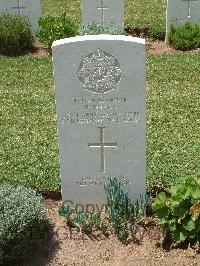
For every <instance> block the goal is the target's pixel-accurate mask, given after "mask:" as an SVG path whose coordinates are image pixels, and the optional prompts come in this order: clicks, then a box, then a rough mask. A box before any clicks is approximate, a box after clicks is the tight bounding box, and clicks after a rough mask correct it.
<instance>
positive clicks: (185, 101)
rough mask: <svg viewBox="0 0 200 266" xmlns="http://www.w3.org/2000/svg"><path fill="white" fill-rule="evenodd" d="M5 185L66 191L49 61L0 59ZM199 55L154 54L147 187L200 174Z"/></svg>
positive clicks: (0, 145) (149, 98)
mask: <svg viewBox="0 0 200 266" xmlns="http://www.w3.org/2000/svg"><path fill="white" fill-rule="evenodd" d="M0 73H1V79H0V98H1V106H0V115H1V118H0V119H1V135H0V153H1V154H0V157H1V173H0V183H3V182H10V183H12V184H19V183H20V184H24V185H26V186H31V187H33V188H36V189H40V190H54V189H59V188H60V178H59V162H58V148H57V133H56V118H55V103H54V88H53V77H52V65H51V60H50V58H33V57H19V58H7V57H0ZM199 76H200V54H191V55H182V56H159V57H149V58H148V66H147V81H148V87H147V114H148V120H147V155H148V158H147V184H148V186H149V187H153V186H155V185H163V186H166V185H169V184H170V183H173V182H174V180H175V179H176V178H178V177H180V176H185V175H198V174H199V173H200V168H199V161H200V141H199V132H198V128H199V127H200V120H199V110H200V96H199Z"/></svg>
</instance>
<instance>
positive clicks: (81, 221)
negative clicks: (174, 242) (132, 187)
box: [59, 178, 149, 243]
mask: <svg viewBox="0 0 200 266" xmlns="http://www.w3.org/2000/svg"><path fill="white" fill-rule="evenodd" d="M105 192H106V194H107V206H106V213H105V214H106V215H107V217H108V223H109V224H110V225H111V226H112V227H113V229H114V230H115V233H116V235H117V236H118V238H119V239H120V240H121V241H123V242H125V243H127V242H128V241H129V240H131V239H132V238H133V237H134V236H135V235H136V233H137V231H138V224H139V223H140V222H141V220H142V218H143V217H144V215H145V210H146V207H147V204H148V203H149V199H148V197H147V196H146V195H145V196H142V195H141V196H140V199H139V200H137V201H136V203H135V204H132V203H131V201H130V199H129V197H128V193H127V192H124V191H123V190H122V188H121V185H120V183H119V182H118V181H117V179H116V178H110V179H109V182H108V183H107V184H106V185H105ZM59 214H60V215H61V216H63V217H64V218H65V219H66V221H67V224H68V225H69V226H71V227H76V228H78V229H79V230H80V231H85V232H87V233H91V232H92V231H93V230H101V231H102V232H103V233H104V234H106V233H107V229H108V224H107V223H105V221H103V220H102V219H101V215H100V213H82V212H77V211H76V210H75V209H74V208H71V207H70V206H66V205H64V204H63V206H62V207H61V208H60V209H59Z"/></svg>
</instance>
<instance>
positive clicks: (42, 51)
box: [7, 40, 200, 57]
mask: <svg viewBox="0 0 200 266" xmlns="http://www.w3.org/2000/svg"><path fill="white" fill-rule="evenodd" d="M146 49H147V55H176V54H184V53H193V52H197V53H199V52H200V48H199V49H196V50H192V51H186V52H184V51H179V50H176V49H174V48H173V47H171V46H170V45H169V44H166V43H165V42H164V41H152V40H146ZM25 55H28V56H33V57H47V56H51V53H50V51H49V50H48V49H47V48H44V46H43V45H42V44H41V43H39V42H36V43H35V44H34V47H33V49H31V50H30V51H26V52H23V53H20V54H12V53H8V54H7V56H25Z"/></svg>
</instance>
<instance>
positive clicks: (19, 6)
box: [12, 0, 26, 15]
mask: <svg viewBox="0 0 200 266" xmlns="http://www.w3.org/2000/svg"><path fill="white" fill-rule="evenodd" d="M12 9H17V10H18V14H19V15H21V10H22V9H26V7H25V6H21V3H20V0H17V6H13V7H12Z"/></svg>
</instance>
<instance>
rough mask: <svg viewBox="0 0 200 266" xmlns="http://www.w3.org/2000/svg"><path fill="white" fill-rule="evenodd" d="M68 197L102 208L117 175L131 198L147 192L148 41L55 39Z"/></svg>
mask: <svg viewBox="0 0 200 266" xmlns="http://www.w3.org/2000/svg"><path fill="white" fill-rule="evenodd" d="M52 50H53V66H54V78H55V90H56V109H57V126H58V138H59V151H60V165H61V177H62V199H63V202H65V203H66V204H70V205H72V206H74V207H76V208H77V209H78V210H84V211H88V210H95V211H98V210H100V209H101V207H102V205H103V204H104V203H105V201H106V198H105V193H104V184H105V183H106V182H107V181H108V179H109V177H116V178H117V179H118V180H119V181H120V182H121V184H122V185H123V187H124V189H125V190H126V191H128V192H129V195H130V198H131V199H132V200H136V199H137V198H138V197H139V195H140V193H143V192H145V176H146V167H145V163H146V156H145V149H146V143H145V139H146V132H145V128H146V108H145V98H146V97H145V86H146V77H145V76H146V73H145V72H146V70H145V69H146V66H145V41H144V40H143V39H139V38H133V37H128V36H112V35H97V36H94V35H93V36H89V35H88V36H82V37H74V38H69V39H64V40H59V41H55V42H54V43H53V47H52Z"/></svg>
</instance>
